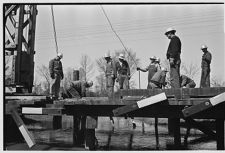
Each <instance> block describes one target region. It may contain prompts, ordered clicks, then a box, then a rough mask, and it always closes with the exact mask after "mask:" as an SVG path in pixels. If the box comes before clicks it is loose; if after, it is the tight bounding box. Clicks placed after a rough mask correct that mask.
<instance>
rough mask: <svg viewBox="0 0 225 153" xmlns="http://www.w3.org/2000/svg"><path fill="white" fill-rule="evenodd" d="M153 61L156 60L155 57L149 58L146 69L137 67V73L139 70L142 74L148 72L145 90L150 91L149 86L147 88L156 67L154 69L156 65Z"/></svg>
mask: <svg viewBox="0 0 225 153" xmlns="http://www.w3.org/2000/svg"><path fill="white" fill-rule="evenodd" d="M155 60H156V57H155V56H152V57H150V64H149V66H148V67H146V68H145V69H142V68H140V67H137V70H138V71H139V70H140V71H142V72H147V71H148V85H147V89H150V86H149V83H150V80H151V79H152V76H153V75H154V74H155V73H156V72H157V67H156V64H155Z"/></svg>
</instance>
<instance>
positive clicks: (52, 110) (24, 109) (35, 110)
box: [22, 107, 62, 115]
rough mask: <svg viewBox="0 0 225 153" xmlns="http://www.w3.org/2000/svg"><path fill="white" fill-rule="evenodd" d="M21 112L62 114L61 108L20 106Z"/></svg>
mask: <svg viewBox="0 0 225 153" xmlns="http://www.w3.org/2000/svg"><path fill="white" fill-rule="evenodd" d="M22 114H42V115H62V108H42V107H39V108H38V107H22Z"/></svg>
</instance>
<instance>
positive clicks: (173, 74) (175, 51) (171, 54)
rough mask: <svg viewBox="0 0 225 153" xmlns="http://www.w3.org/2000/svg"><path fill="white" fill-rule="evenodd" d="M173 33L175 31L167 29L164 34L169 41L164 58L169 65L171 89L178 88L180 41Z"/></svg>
mask: <svg viewBox="0 0 225 153" xmlns="http://www.w3.org/2000/svg"><path fill="white" fill-rule="evenodd" d="M175 33H176V30H175V29H173V28H168V29H167V31H166V32H165V35H166V36H167V38H168V39H170V43H169V46H168V49H167V53H166V57H167V59H168V60H169V63H170V80H171V87H172V88H180V64H181V59H180V54H181V41H180V38H179V37H178V36H176V35H175Z"/></svg>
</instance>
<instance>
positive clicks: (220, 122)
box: [216, 118, 225, 150]
mask: <svg viewBox="0 0 225 153" xmlns="http://www.w3.org/2000/svg"><path fill="white" fill-rule="evenodd" d="M224 120H225V119H223V118H218V119H216V142H217V150H224V149H225V148H224V146H225V144H224V143H225V140H224V139H225V137H224V130H225V129H224Z"/></svg>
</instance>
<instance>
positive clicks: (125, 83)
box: [116, 54, 130, 89]
mask: <svg viewBox="0 0 225 153" xmlns="http://www.w3.org/2000/svg"><path fill="white" fill-rule="evenodd" d="M116 71H117V73H118V75H117V79H116V82H119V86H120V89H129V88H130V87H129V80H130V67H129V64H128V62H127V61H126V60H125V56H124V54H120V56H119V61H118V62H116Z"/></svg>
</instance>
